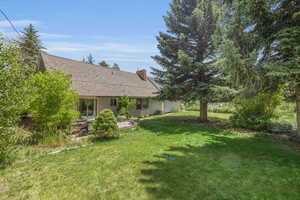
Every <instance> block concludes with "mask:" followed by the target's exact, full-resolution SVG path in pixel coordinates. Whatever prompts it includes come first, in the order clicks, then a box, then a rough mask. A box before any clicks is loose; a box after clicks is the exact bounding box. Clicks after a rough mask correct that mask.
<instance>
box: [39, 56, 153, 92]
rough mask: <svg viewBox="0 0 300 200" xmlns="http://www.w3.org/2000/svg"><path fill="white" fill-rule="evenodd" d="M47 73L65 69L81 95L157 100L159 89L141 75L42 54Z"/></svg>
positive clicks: (73, 85) (74, 87)
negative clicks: (154, 98)
mask: <svg viewBox="0 0 300 200" xmlns="http://www.w3.org/2000/svg"><path fill="white" fill-rule="evenodd" d="M42 59H43V62H44V66H45V68H46V69H47V70H61V71H63V72H64V73H66V74H70V75H72V81H73V84H72V88H73V89H75V90H76V91H77V92H78V93H79V95H80V96H106V97H107V96H110V97H119V96H129V97H155V96H156V93H157V92H158V89H157V88H156V87H155V86H154V85H153V84H152V83H151V82H150V81H149V80H147V81H144V80H142V79H141V78H140V77H139V76H138V75H137V74H135V73H130V72H124V71H117V70H113V69H110V68H105V67H101V66H96V65H92V64H87V63H83V62H79V61H75V60H71V59H67V58H62V57H58V56H53V55H49V54H47V53H42Z"/></svg>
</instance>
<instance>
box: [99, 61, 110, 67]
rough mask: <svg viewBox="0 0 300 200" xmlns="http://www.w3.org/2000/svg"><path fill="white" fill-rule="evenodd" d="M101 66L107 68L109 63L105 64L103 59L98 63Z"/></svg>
mask: <svg viewBox="0 0 300 200" xmlns="http://www.w3.org/2000/svg"><path fill="white" fill-rule="evenodd" d="M99 65H100V66H101V67H106V68H109V64H107V63H106V62H105V61H104V60H103V61H101V62H100V63H99Z"/></svg>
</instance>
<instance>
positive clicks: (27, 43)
mask: <svg viewBox="0 0 300 200" xmlns="http://www.w3.org/2000/svg"><path fill="white" fill-rule="evenodd" d="M18 43H19V46H20V49H21V52H22V57H23V59H24V62H25V63H26V64H27V65H28V66H29V67H30V68H31V69H32V70H33V71H34V72H38V71H40V70H41V68H40V55H41V54H40V53H41V50H42V49H45V48H44V47H43V45H42V42H41V40H40V39H39V35H38V31H37V30H35V28H34V26H33V25H32V24H29V26H28V27H26V28H25V29H24V31H23V32H22V36H21V38H20V39H19V41H18Z"/></svg>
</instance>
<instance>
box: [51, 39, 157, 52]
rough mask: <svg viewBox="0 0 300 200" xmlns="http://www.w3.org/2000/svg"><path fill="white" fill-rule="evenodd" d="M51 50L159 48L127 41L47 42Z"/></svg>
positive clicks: (137, 49)
mask: <svg viewBox="0 0 300 200" xmlns="http://www.w3.org/2000/svg"><path fill="white" fill-rule="evenodd" d="M46 47H47V49H48V51H49V52H82V53H84V52H93V51H107V52H122V53H155V52H157V49H156V48H155V46H152V45H133V44H125V43H103V44H98V45H97V44H79V43H69V42H47V43H46Z"/></svg>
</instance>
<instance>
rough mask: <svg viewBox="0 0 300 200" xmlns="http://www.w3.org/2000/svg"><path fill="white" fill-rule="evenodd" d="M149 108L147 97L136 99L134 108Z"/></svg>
mask: <svg viewBox="0 0 300 200" xmlns="http://www.w3.org/2000/svg"><path fill="white" fill-rule="evenodd" d="M148 108H149V99H136V109H137V110H142V109H148Z"/></svg>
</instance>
